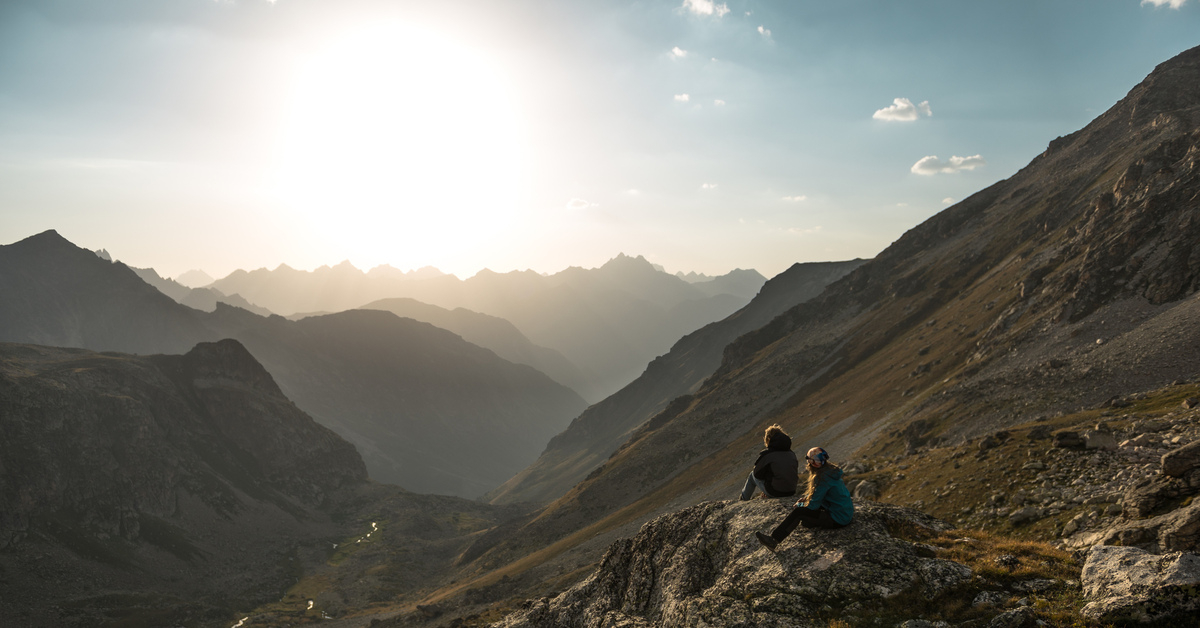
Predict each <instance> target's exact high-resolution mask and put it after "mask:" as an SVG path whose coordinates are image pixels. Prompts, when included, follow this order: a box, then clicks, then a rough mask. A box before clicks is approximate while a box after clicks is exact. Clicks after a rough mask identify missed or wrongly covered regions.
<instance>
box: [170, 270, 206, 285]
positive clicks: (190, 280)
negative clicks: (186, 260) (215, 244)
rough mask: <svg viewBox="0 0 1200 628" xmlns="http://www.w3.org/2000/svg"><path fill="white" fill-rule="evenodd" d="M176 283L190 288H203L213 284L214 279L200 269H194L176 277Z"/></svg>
mask: <svg viewBox="0 0 1200 628" xmlns="http://www.w3.org/2000/svg"><path fill="white" fill-rule="evenodd" d="M175 282H176V283H178V284H180V285H183V286H186V287H188V288H203V287H205V286H207V285H208V284H210V283H212V282H213V278H212V275H209V274H208V273H206V272H204V271H202V270H200V269H192V270H189V271H187V272H186V273H183V274H182V275H179V276H178V277H176V278H175Z"/></svg>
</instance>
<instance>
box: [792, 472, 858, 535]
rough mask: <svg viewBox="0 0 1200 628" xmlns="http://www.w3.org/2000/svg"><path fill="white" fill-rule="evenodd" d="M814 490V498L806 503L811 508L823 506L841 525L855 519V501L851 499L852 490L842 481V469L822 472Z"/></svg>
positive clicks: (816, 508)
mask: <svg viewBox="0 0 1200 628" xmlns="http://www.w3.org/2000/svg"><path fill="white" fill-rule="evenodd" d="M822 475H823V476H824V477H821V478H820V481H819V482H818V483H817V488H816V490H814V491H813V496H812V499H810V500H808V503H807V504H805V505H804V507H805V508H808V509H809V510H820V508H821V507H822V506H824V507H825V509H826V510H828V511H829V515H830V516H831V517H833V520H834V521H836V522H838V524H840V525H846V524H848V523H850V521H851V520H852V519H854V502H852V501H850V491H849V490H848V489H847V488H846V483H845V482H843V481H842V470H841V469H833V470H832V471H829V472H827V473H824V474H822Z"/></svg>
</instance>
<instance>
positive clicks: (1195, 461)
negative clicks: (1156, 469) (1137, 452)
mask: <svg viewBox="0 0 1200 628" xmlns="http://www.w3.org/2000/svg"><path fill="white" fill-rule="evenodd" d="M1198 467H1200V440H1198V441H1195V442H1192V443H1189V444H1187V445H1184V446H1183V447H1180V448H1178V449H1172V450H1171V451H1169V452H1167V453H1165V454H1163V457H1162V473H1163V475H1169V476H1171V477H1175V478H1181V477H1183V476H1184V475H1185V474H1187V472H1189V471H1191V470H1193V469H1196V468H1198Z"/></svg>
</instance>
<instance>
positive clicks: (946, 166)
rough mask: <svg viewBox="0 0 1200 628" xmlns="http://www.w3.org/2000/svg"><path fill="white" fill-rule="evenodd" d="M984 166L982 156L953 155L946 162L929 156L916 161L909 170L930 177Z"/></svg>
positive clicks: (934, 156)
mask: <svg viewBox="0 0 1200 628" xmlns="http://www.w3.org/2000/svg"><path fill="white" fill-rule="evenodd" d="M986 164H987V162H986V161H984V159H983V156H982V155H971V156H970V157H959V156H958V155H955V156H953V157H951V158H950V159H948V160H946V161H942V160H940V159H938V158H937V156H936V155H929V156H927V157H922V158H921V159H920V160H918V161H917V163H915V164H913V165H912V168H910V170H912V171H913V173H915V174H921V175H925V176H932V175H935V174H938V173H944V174H953V173H955V172H958V171H960V170H974V169H976V168H978V167H980V166H983V165H986Z"/></svg>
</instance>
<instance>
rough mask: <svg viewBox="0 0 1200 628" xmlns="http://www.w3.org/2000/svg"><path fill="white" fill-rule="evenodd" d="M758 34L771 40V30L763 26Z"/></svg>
mask: <svg viewBox="0 0 1200 628" xmlns="http://www.w3.org/2000/svg"><path fill="white" fill-rule="evenodd" d="M758 34H759V35H762V36H763V37H766V38H767V39H770V38H771V29H769V28H763V27H762V26H759V27H758Z"/></svg>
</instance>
